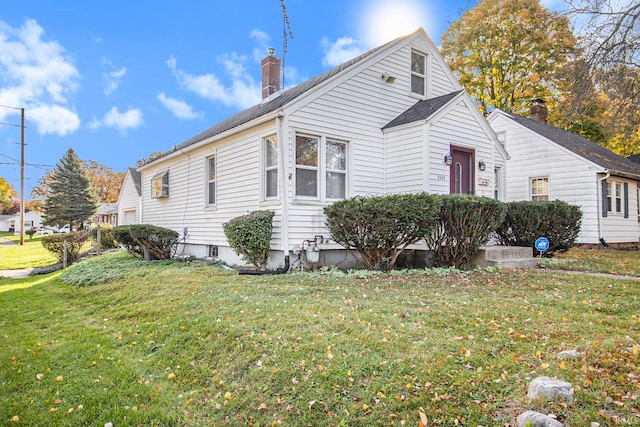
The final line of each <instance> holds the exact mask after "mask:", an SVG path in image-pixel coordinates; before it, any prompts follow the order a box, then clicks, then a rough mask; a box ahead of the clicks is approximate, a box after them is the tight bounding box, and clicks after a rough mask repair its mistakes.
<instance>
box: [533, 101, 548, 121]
mask: <svg viewBox="0 0 640 427" xmlns="http://www.w3.org/2000/svg"><path fill="white" fill-rule="evenodd" d="M545 104H546V102H545V100H544V99H540V98H536V99H534V100H533V104H532V105H531V110H530V114H529V116H530V117H531V118H532V119H533V120H535V121H536V122H540V123H544V124H545V125H546V124H547V115H548V111H547V106H546V105H545Z"/></svg>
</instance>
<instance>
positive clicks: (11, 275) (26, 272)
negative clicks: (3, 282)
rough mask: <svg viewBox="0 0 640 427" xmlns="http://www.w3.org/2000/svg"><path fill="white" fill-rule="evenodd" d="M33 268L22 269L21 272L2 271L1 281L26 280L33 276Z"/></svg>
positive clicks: (0, 274) (0, 272)
mask: <svg viewBox="0 0 640 427" xmlns="http://www.w3.org/2000/svg"><path fill="white" fill-rule="evenodd" d="M31 271H32V269H31V268H21V269H19V270H0V279H2V278H4V279H26V278H27V277H30V276H31Z"/></svg>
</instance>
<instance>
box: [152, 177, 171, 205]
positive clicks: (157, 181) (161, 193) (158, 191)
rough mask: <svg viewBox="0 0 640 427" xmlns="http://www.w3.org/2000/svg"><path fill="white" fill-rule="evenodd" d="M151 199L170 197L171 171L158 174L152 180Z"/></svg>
mask: <svg viewBox="0 0 640 427" xmlns="http://www.w3.org/2000/svg"><path fill="white" fill-rule="evenodd" d="M151 197H152V198H154V199H161V198H164V197H169V170H165V171H162V172H158V173H157V174H155V175H154V176H153V177H152V178H151Z"/></svg>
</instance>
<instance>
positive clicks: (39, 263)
mask: <svg viewBox="0 0 640 427" xmlns="http://www.w3.org/2000/svg"><path fill="white" fill-rule="evenodd" d="M0 236H1V237H4V238H5V239H9V240H11V241H13V242H15V243H16V244H17V246H5V245H0V270H13V269H18V268H29V267H43V266H45V265H50V264H55V263H56V262H57V261H56V258H55V257H54V256H53V255H52V254H51V253H50V252H48V251H47V250H46V249H45V248H44V247H43V246H42V243H40V239H41V238H42V236H41V235H34V236H33V238H32V239H30V238H29V236H24V245H23V246H20V236H19V235H18V236H16V235H14V234H13V233H5V232H0Z"/></svg>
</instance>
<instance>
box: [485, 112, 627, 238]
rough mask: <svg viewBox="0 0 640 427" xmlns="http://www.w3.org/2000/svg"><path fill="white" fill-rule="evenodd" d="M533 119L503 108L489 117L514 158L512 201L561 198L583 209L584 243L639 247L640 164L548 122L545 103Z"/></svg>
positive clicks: (509, 183)
mask: <svg viewBox="0 0 640 427" xmlns="http://www.w3.org/2000/svg"><path fill="white" fill-rule="evenodd" d="M531 117H532V118H525V117H522V116H519V115H515V114H512V113H507V112H504V111H501V110H494V111H493V112H492V113H491V114H490V115H489V117H488V120H489V123H490V124H491V126H492V127H493V129H494V130H495V131H496V133H497V134H498V137H499V138H500V139H501V140H502V141H503V143H504V144H505V148H506V150H507V151H508V152H509V155H510V159H509V161H508V162H507V193H506V199H507V200H508V201H517V200H555V199H559V200H564V201H566V202H567V203H570V204H573V205H578V206H580V208H581V209H582V228H581V231H580V235H579V236H578V239H577V242H578V243H583V244H600V243H601V244H620V245H623V244H629V243H631V244H637V243H638V241H639V240H640V229H639V223H638V219H639V215H640V209H639V207H638V198H639V197H638V196H639V191H638V188H639V184H640V165H638V164H636V163H634V162H632V161H630V160H629V159H626V158H624V157H622V156H619V155H617V154H615V153H613V152H611V151H609V150H607V149H606V148H604V147H602V146H600V145H598V144H596V143H594V142H591V141H589V140H588V139H585V138H583V137H581V136H580V135H577V134H575V133H572V132H568V131H565V130H562V129H559V128H556V127H553V126H550V125H548V124H546V120H547V109H546V106H545V105H544V101H542V100H534V104H533V106H532V107H531Z"/></svg>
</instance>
